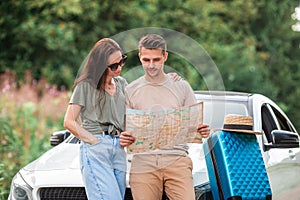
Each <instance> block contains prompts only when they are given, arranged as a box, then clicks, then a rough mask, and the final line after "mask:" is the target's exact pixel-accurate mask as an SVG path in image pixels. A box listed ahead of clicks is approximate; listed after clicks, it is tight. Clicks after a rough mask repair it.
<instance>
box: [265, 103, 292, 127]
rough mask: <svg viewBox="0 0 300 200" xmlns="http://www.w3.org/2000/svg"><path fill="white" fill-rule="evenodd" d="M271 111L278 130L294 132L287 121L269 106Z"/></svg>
mask: <svg viewBox="0 0 300 200" xmlns="http://www.w3.org/2000/svg"><path fill="white" fill-rule="evenodd" d="M270 107H271V109H272V110H273V112H274V114H275V116H276V119H277V122H278V126H279V127H278V129H280V130H285V131H290V132H296V131H295V130H294V129H293V127H292V125H291V124H290V122H289V121H288V119H286V118H285V117H284V116H283V115H282V114H281V113H280V112H279V111H278V110H277V109H276V108H274V107H273V106H270Z"/></svg>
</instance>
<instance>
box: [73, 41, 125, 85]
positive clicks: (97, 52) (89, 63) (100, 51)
mask: <svg viewBox="0 0 300 200" xmlns="http://www.w3.org/2000/svg"><path fill="white" fill-rule="evenodd" d="M116 51H121V52H122V49H121V48H120V46H119V45H118V43H117V42H115V41H114V40H112V39H110V38H103V39H101V40H99V41H98V42H97V43H96V44H95V45H94V47H93V48H92V50H91V51H90V53H89V55H88V57H87V58H86V59H85V61H84V62H83V63H82V64H81V67H82V66H83V70H82V73H81V74H79V77H78V78H76V79H75V81H74V85H73V89H74V88H75V86H76V85H77V84H78V83H79V82H81V81H87V82H89V83H90V84H91V85H92V86H94V87H95V88H96V89H97V90H101V86H104V82H105V79H106V76H107V65H108V57H109V56H110V55H111V54H112V53H114V52H116ZM81 67H80V68H81Z"/></svg>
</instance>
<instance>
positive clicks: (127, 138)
mask: <svg viewBox="0 0 300 200" xmlns="http://www.w3.org/2000/svg"><path fill="white" fill-rule="evenodd" d="M134 142H135V137H133V136H132V134H131V133H130V132H126V131H125V132H122V133H121V135H120V146H121V147H127V146H129V145H131V144H132V143H134Z"/></svg>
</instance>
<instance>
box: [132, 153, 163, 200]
mask: <svg viewBox="0 0 300 200" xmlns="http://www.w3.org/2000/svg"><path fill="white" fill-rule="evenodd" d="M129 183H130V187H131V191H132V196H133V199H134V200H153V199H161V197H162V191H163V177H162V175H161V170H160V169H159V168H157V156H156V155H135V156H133V159H132V164H131V170H130V180H129Z"/></svg>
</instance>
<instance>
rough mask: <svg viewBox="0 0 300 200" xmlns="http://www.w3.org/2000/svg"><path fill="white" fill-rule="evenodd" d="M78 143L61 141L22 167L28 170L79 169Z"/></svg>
mask: <svg viewBox="0 0 300 200" xmlns="http://www.w3.org/2000/svg"><path fill="white" fill-rule="evenodd" d="M79 146H80V145H79V144H70V143H62V144H60V145H58V146H56V147H53V148H52V149H50V150H49V151H47V152H46V153H44V154H43V155H42V156H40V157H39V158H38V159H36V160H35V161H33V162H31V163H29V164H28V165H27V166H25V167H24V169H25V170H28V171H50V170H62V169H68V168H70V169H79Z"/></svg>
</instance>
